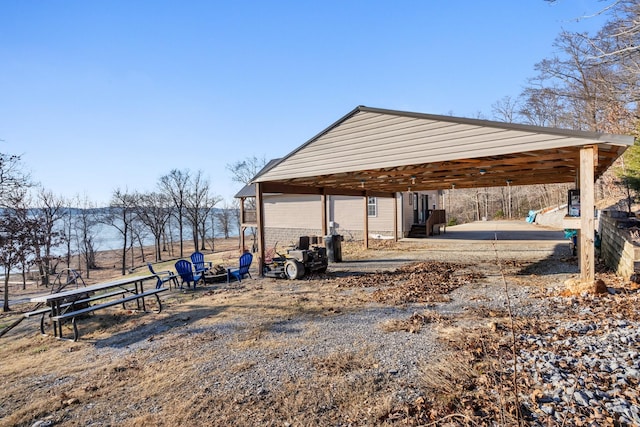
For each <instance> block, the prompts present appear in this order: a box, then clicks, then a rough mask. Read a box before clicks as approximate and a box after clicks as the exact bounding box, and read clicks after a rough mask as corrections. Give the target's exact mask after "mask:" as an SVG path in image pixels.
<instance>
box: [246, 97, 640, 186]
mask: <svg viewBox="0 0 640 427" xmlns="http://www.w3.org/2000/svg"><path fill="white" fill-rule="evenodd" d="M632 144H633V137H630V136H622V135H612V134H605V133H595V132H582V131H573V130H566V129H556V128H545V127H540V126H528V125H519V124H513V123H501V122H494V121H487V120H477V119H467V118H459V117H450V116H439V115H431V114H421V113H411V112H404V111H395V110H385V109H379V108H370V107H364V106H359V107H357V108H355V109H354V110H353V111H351V112H350V113H348V114H347V115H345V116H344V117H342V118H341V119H340V120H338V121H337V122H335V123H334V124H332V125H331V126H329V127H328V128H326V129H325V130H323V131H322V132H320V133H319V134H318V135H316V136H315V137H313V138H311V139H310V140H309V141H307V142H306V143H305V144H303V145H301V146H300V147H298V148H297V149H295V150H294V151H292V152H291V153H289V154H288V155H286V156H284V157H283V158H282V159H280V161H279V162H278V163H276V164H275V165H273V166H271V167H270V168H266V169H265V170H264V171H262V172H261V173H260V174H259V175H258V176H257V177H256V178H255V180H254V182H262V183H269V188H272V189H274V190H276V191H277V190H278V186H277V185H276V184H280V185H282V186H285V185H286V186H296V187H308V188H309V187H310V188H315V189H320V188H322V189H323V191H324V192H325V194H360V193H362V192H363V190H366V191H369V192H370V194H372V193H371V192H381V193H393V192H401V191H407V190H409V189H410V190H413V191H419V190H437V189H446V188H452V186H455V188H473V187H492V186H502V185H506V183H507V181H509V183H510V184H511V185H529V184H548V183H562V182H574V181H575V180H576V177H577V173H578V170H579V164H580V155H579V153H580V149H581V148H582V147H584V146H585V145H590V146H594V147H597V158H596V159H595V168H594V175H595V177H596V178H597V177H599V176H600V175H602V173H604V171H606V170H607V168H609V166H611V164H612V163H613V162H614V161H615V159H617V158H618V157H619V156H620V155H621V154H622V153H623V152H624V150H625V149H626V148H627V147H628V146H630V145H632ZM280 189H281V190H284V189H286V187H280ZM292 190H293V189H292ZM269 191H270V190H269Z"/></svg>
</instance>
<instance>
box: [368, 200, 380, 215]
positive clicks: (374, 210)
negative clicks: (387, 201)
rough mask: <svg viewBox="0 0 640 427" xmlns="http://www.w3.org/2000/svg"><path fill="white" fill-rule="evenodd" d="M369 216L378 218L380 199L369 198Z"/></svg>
mask: <svg viewBox="0 0 640 427" xmlns="http://www.w3.org/2000/svg"><path fill="white" fill-rule="evenodd" d="M367 215H369V216H378V199H376V198H375V197H367Z"/></svg>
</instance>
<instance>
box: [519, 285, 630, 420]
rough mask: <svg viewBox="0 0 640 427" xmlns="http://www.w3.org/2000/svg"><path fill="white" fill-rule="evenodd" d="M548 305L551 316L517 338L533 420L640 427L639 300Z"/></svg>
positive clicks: (556, 300) (555, 300)
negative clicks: (639, 389) (636, 426)
mask: <svg viewBox="0 0 640 427" xmlns="http://www.w3.org/2000/svg"><path fill="white" fill-rule="evenodd" d="M547 302H548V309H549V312H548V313H547V316H548V317H546V318H545V319H538V320H537V321H535V322H533V324H532V325H530V329H529V332H527V333H522V334H521V335H520V336H519V339H518V346H519V352H518V362H517V363H518V366H517V368H516V369H517V371H518V376H522V377H523V379H524V381H525V382H526V383H527V385H528V386H529V388H528V393H529V396H523V401H528V403H525V404H526V405H527V406H528V408H529V409H530V410H531V416H532V417H533V418H534V419H536V421H538V422H539V423H541V424H543V425H593V426H600V425H622V426H631V425H640V398H639V396H640V394H639V392H638V385H639V381H640V304H639V303H640V301H639V297H638V294H637V293H632V294H628V293H622V294H613V295H606V296H590V295H583V296H580V297H569V298H566V297H551V298H549V299H548V301H547ZM511 368H513V366H511Z"/></svg>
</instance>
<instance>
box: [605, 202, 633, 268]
mask: <svg viewBox="0 0 640 427" xmlns="http://www.w3.org/2000/svg"><path fill="white" fill-rule="evenodd" d="M622 221H623V219H621V218H619V217H616V214H615V213H612V212H604V213H603V214H602V215H600V238H601V247H600V256H601V257H602V258H603V259H604V262H605V264H606V265H607V267H609V268H611V269H612V270H614V271H615V272H616V274H618V275H619V276H622V277H624V278H625V279H629V278H630V277H631V275H632V274H634V273H640V247H639V246H636V245H635V244H633V243H632V241H631V237H630V234H629V230H628V229H626V228H620V227H619V225H620V224H621V222H622Z"/></svg>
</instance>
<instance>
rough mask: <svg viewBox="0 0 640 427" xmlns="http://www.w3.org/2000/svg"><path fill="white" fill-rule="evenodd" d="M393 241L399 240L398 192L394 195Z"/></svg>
mask: <svg viewBox="0 0 640 427" xmlns="http://www.w3.org/2000/svg"><path fill="white" fill-rule="evenodd" d="M393 241H394V242H397V241H398V193H395V194H394V196H393Z"/></svg>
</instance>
